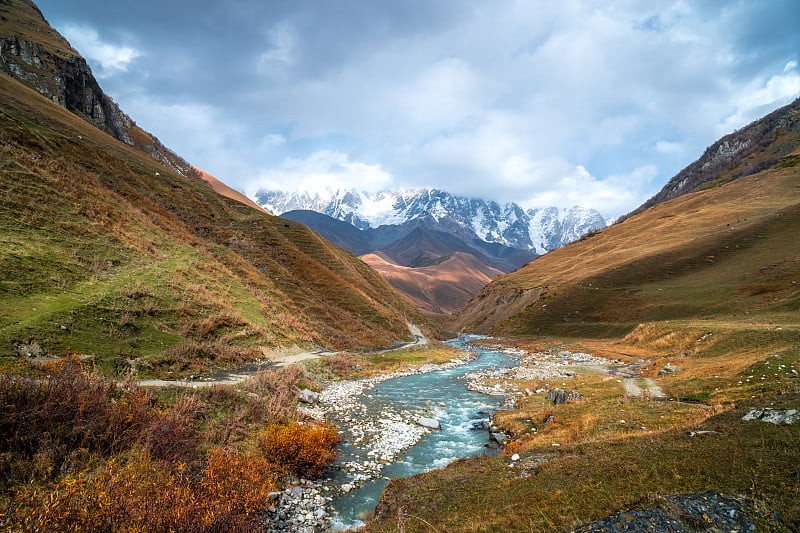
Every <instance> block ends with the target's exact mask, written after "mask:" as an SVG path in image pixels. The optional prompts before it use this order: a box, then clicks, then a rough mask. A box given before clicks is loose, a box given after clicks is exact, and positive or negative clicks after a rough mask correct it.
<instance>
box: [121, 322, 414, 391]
mask: <svg viewBox="0 0 800 533" xmlns="http://www.w3.org/2000/svg"><path fill="white" fill-rule="evenodd" d="M406 324H407V326H408V331H409V332H411V334H412V335H413V336H414V341H413V342H407V343H405V344H401V345H399V346H393V347H391V348H386V349H385V350H378V351H381V352H384V351H386V352H388V351H392V350H402V349H403V348H409V347H411V346H421V345H424V344H428V339H427V337H425V335H423V334H422V331H421V330H420V329H419V326H416V325H414V324H412V323H411V322H407V323H406ZM335 354H336V352H329V351H325V350H320V351H317V352H301V353H296V354H292V355H285V356H283V357H279V358H277V359H271V360H269V361H264V362H262V363H260V364H254V365H251V366H250V367H247V368H245V369H241V370H236V371H223V372H219V373H217V374H215V376H214V377H211V378H207V379H203V380H200V381H189V380H183V379H181V380H176V381H169V380H164V379H149V380H144V381H139V382H137V384H138V385H139V386H141V387H186V388H191V389H197V388H202V387H212V386H214V385H235V384H237V383H241V382H242V381H244V380H246V379H247V378H249V377H250V376H252V375H253V374H255V373H256V372H258V371H259V370H264V369H266V368H270V367H273V366H276V367H279V368H283V367H286V366H289V365H291V364H294V363H299V362H300V361H307V360H309V359H317V358H319V357H326V356H330V355H335Z"/></svg>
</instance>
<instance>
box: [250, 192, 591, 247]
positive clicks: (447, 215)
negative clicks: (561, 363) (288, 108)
mask: <svg viewBox="0 0 800 533" xmlns="http://www.w3.org/2000/svg"><path fill="white" fill-rule="evenodd" d="M256 201H257V202H258V203H259V204H260V205H262V206H263V207H264V208H266V209H267V210H269V211H271V212H273V213H275V214H282V213H285V212H287V211H294V210H298V209H305V210H311V211H316V212H319V213H323V214H325V215H328V216H330V217H332V218H336V219H338V220H342V221H344V222H348V223H350V224H352V225H353V226H355V227H357V228H359V229H367V228H377V227H379V226H386V225H399V224H404V223H406V222H409V221H412V220H425V221H426V223H427V224H428V225H435V226H436V228H435V229H437V230H439V231H444V232H446V233H450V234H452V235H454V236H456V237H458V238H460V239H463V240H467V241H469V240H472V239H475V238H477V239H480V240H483V241H486V242H489V243H498V244H503V245H505V246H511V247H513V248H521V249H525V250H532V251H535V252H536V253H538V254H543V253H546V252H548V251H550V250H553V249H555V248H558V247H560V246H563V245H565V244H567V243H569V242H572V241H574V240H577V239H579V238H581V237H582V236H583V235H586V234H587V233H590V232H592V231H595V230H597V229H600V228H604V227H605V226H606V223H605V220H603V217H602V216H601V215H600V213H598V212H597V211H595V210H594V209H585V208H582V207H577V206H576V207H571V208H568V209H564V208H556V207H548V208H543V209H529V210H527V211H525V210H524V209H523V208H522V207H520V206H519V205H517V204H516V203H513V202H512V203H508V204H505V205H500V204H498V203H497V202H493V201H485V200H481V199H476V198H467V197H463V196H456V195H453V194H450V193H448V192H446V191H443V190H441V189H431V188H421V189H393V190H390V191H382V192H379V193H375V194H369V193H366V192H363V191H358V190H355V189H341V190H337V191H325V192H324V193H319V192H315V193H310V192H300V193H287V192H281V191H264V190H261V191H259V192H258V193H257V194H256Z"/></svg>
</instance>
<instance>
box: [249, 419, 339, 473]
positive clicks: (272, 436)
mask: <svg viewBox="0 0 800 533" xmlns="http://www.w3.org/2000/svg"><path fill="white" fill-rule="evenodd" d="M338 444H339V434H338V432H337V431H336V428H335V427H333V426H330V425H324V426H304V425H301V424H298V423H291V424H288V425H283V426H270V427H269V428H268V429H267V431H266V432H265V433H263V434H261V435H260V436H259V438H258V446H259V448H260V449H261V451H262V452H263V454H264V457H265V458H266V459H267V460H268V461H270V462H272V463H274V464H276V465H278V466H279V467H280V468H283V469H285V470H286V472H288V473H291V474H294V475H295V476H297V477H300V478H316V477H319V476H320V475H322V473H323V472H324V471H325V469H326V468H327V467H329V466H330V465H331V464H332V463H333V461H334V460H335V459H336V451H337V446H338Z"/></svg>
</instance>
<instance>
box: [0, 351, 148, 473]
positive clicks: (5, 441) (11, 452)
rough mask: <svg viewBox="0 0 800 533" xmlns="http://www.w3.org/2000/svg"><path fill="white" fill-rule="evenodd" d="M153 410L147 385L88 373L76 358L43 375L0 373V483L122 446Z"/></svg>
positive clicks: (127, 444)
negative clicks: (127, 384) (121, 383)
mask: <svg viewBox="0 0 800 533" xmlns="http://www.w3.org/2000/svg"><path fill="white" fill-rule="evenodd" d="M156 416H157V413H156V411H155V410H154V409H153V407H152V406H151V398H150V396H149V395H148V394H147V393H146V392H145V391H143V390H142V389H140V388H138V387H135V386H130V387H118V386H117V384H116V383H115V382H114V381H111V380H108V379H105V378H103V377H101V376H99V375H96V374H89V373H86V372H84V371H82V370H81V368H80V364H79V362H78V361H77V360H75V359H69V358H68V359H64V360H61V361H59V362H57V363H53V364H49V365H48V367H47V368H46V369H45V372H44V373H43V375H41V376H35V375H34V376H21V375H10V374H0V488H6V487H7V486H9V485H11V484H14V483H16V482H21V481H30V480H32V479H44V478H52V477H54V476H56V475H58V474H59V473H60V472H61V471H62V470H70V469H72V468H73V466H74V465H71V464H70V463H71V459H75V458H76V457H80V456H86V455H91V454H100V455H110V454H114V453H117V452H119V451H121V450H125V449H127V448H129V447H131V446H132V445H133V444H134V443H135V442H137V441H138V440H139V438H140V436H141V435H142V433H143V432H144V431H145V429H146V428H147V427H148V425H149V424H150V423H151V422H152V421H153V420H154V419H155V417H156Z"/></svg>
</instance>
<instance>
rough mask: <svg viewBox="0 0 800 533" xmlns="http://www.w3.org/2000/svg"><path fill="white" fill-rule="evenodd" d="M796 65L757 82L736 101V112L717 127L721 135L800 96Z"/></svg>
mask: <svg viewBox="0 0 800 533" xmlns="http://www.w3.org/2000/svg"><path fill="white" fill-rule="evenodd" d="M792 63H794V64H795V65H796V63H795V62H794V61H790V62H789V63H787V65H786V67H790V66H791V68H788V69H787V68H784V70H783V73H782V74H778V75H775V76H772V77H771V78H769V80H767V81H766V82H764V81H763V80H755V81H753V82H751V83H750V84H748V88H747V90H746V91H744V92H743V93H742V94H741V95H740V96H739V97H738V98H737V99H736V100H735V102H734V103H735V106H736V107H735V111H734V112H733V113H732V114H731V115H729V116H728V117H726V118H725V120H724V121H722V123H721V124H720V125H719V126H718V127H717V133H719V135H725V134H727V133H730V132H732V131H734V130H736V129H738V128H741V127H743V126H746V125H747V124H749V123H750V122H752V121H753V120H756V119H758V118H760V117H761V116H763V115H764V114H766V113H767V112H769V111H772V110H773V109H775V108H777V107H779V106H781V105H785V104H787V103H789V102H791V101H792V100H794V99H795V98H797V97H799V96H800V74H798V73H796V72H794V68H795V67H794V66H793V65H792Z"/></svg>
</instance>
